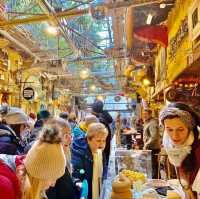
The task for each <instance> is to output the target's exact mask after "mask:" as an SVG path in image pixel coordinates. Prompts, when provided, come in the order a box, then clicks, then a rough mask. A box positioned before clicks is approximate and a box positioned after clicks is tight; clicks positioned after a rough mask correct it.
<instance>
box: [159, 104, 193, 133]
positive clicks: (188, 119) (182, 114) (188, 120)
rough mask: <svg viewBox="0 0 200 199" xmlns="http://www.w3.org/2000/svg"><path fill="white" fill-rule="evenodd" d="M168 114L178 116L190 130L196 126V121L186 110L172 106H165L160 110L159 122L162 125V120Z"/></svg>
mask: <svg viewBox="0 0 200 199" xmlns="http://www.w3.org/2000/svg"><path fill="white" fill-rule="evenodd" d="M168 116H174V117H178V118H179V119H180V120H181V121H182V122H183V123H184V124H185V125H186V126H187V127H188V128H189V129H190V130H193V129H194V127H195V126H196V122H195V120H194V119H193V117H192V115H191V114H190V113H189V112H188V111H184V110H181V109H178V108H174V107H165V108H164V109H163V110H162V111H161V112H160V122H161V124H162V125H163V126H164V120H165V119H166V118H167V117H168Z"/></svg>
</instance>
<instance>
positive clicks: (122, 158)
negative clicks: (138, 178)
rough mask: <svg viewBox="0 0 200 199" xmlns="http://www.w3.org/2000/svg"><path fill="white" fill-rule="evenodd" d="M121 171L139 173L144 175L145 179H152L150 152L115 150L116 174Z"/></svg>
mask: <svg viewBox="0 0 200 199" xmlns="http://www.w3.org/2000/svg"><path fill="white" fill-rule="evenodd" d="M123 169H128V170H132V171H137V172H141V173H144V174H145V175H146V177H147V178H152V166H151V151H150V150H126V149H116V151H115V172H116V174H118V173H119V172H120V171H121V170H123Z"/></svg>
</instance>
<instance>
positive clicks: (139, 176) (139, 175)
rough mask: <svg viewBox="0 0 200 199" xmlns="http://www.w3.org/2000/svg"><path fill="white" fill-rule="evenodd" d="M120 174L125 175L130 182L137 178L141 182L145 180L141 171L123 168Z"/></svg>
mask: <svg viewBox="0 0 200 199" xmlns="http://www.w3.org/2000/svg"><path fill="white" fill-rule="evenodd" d="M121 174H123V175H124V176H126V177H127V178H128V179H129V180H130V181H131V183H132V184H133V183H134V182H135V181H137V180H141V181H142V182H143V183H144V182H145V180H146V178H145V175H144V173H141V172H135V171H131V170H127V169H124V170H123V171H121Z"/></svg>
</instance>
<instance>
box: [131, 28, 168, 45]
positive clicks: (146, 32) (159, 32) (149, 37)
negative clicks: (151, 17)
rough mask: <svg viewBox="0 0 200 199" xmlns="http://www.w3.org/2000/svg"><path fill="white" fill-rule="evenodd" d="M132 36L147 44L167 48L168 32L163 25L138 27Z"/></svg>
mask: <svg viewBox="0 0 200 199" xmlns="http://www.w3.org/2000/svg"><path fill="white" fill-rule="evenodd" d="M134 36H135V38H137V39H139V40H141V41H144V42H147V43H157V44H160V45H162V46H163V47H165V48H166V47H167V46H168V30H167V27H166V26H164V25H158V26H153V25H146V26H142V27H139V28H138V29H136V30H135V31H134Z"/></svg>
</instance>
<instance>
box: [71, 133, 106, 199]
mask: <svg viewBox="0 0 200 199" xmlns="http://www.w3.org/2000/svg"><path fill="white" fill-rule="evenodd" d="M86 139H87V138H85V137H82V138H81V137H80V138H78V139H75V140H74V141H73V143H72V148H71V152H72V153H71V154H72V176H73V177H75V178H77V179H80V180H81V181H83V180H84V179H86V180H87V182H88V191H89V192H88V199H92V177H93V156H92V152H91V150H90V148H89V145H88V143H87V140H86ZM105 165H106V164H105V158H104V156H103V173H105V170H106V169H105ZM82 171H84V172H82ZM103 176H104V175H103Z"/></svg>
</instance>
